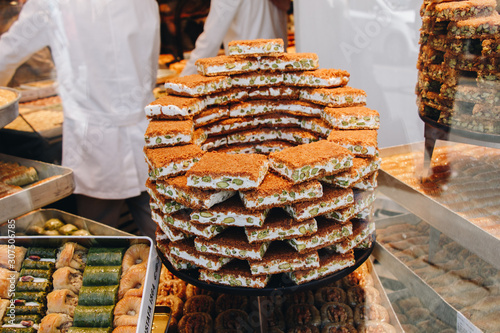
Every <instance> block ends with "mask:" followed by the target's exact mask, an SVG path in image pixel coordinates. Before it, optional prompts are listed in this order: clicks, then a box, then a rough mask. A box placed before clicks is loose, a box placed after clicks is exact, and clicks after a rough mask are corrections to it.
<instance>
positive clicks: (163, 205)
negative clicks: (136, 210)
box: [146, 188, 186, 214]
mask: <svg viewBox="0 0 500 333" xmlns="http://www.w3.org/2000/svg"><path fill="white" fill-rule="evenodd" d="M146 191H147V192H148V194H149V196H150V197H151V199H153V200H152V201H151V200H150V202H149V203H150V206H151V207H153V206H154V207H155V208H154V209H160V210H161V211H162V213H164V214H172V213H175V212H177V211H179V210H181V209H185V208H186V207H185V206H183V205H181V204H180V203H178V202H176V201H172V200H160V199H159V198H158V197H157V196H156V193H154V191H153V190H151V189H150V188H146ZM152 210H153V208H152Z"/></svg>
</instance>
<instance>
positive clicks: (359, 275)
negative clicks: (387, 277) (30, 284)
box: [342, 268, 373, 288]
mask: <svg viewBox="0 0 500 333" xmlns="http://www.w3.org/2000/svg"><path fill="white" fill-rule="evenodd" d="M342 285H343V286H344V287H345V288H351V287H354V286H361V287H366V286H371V287H373V277H372V276H371V275H370V273H369V272H368V271H367V270H366V269H359V268H358V269H356V270H355V271H354V272H351V273H349V274H348V275H346V276H344V277H343V278H342Z"/></svg>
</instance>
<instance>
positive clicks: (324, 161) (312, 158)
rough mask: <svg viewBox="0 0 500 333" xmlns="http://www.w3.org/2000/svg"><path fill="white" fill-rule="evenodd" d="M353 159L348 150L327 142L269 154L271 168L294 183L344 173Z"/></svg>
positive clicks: (313, 143) (323, 141) (322, 141)
mask: <svg viewBox="0 0 500 333" xmlns="http://www.w3.org/2000/svg"><path fill="white" fill-rule="evenodd" d="M352 158H353V155H352V153H350V152H349V151H348V150H347V149H345V148H343V147H341V146H339V145H338V144H335V143H333V142H329V141H327V140H321V141H318V142H312V143H309V144H303V145H300V146H296V147H291V148H287V149H284V150H282V151H280V152H276V153H271V154H269V162H270V166H271V168H273V170H274V171H276V172H277V173H279V174H280V175H282V176H284V177H285V178H287V179H289V180H290V181H292V182H294V183H301V182H304V181H307V180H311V179H318V178H321V177H323V176H327V175H332V174H335V173H339V172H341V171H344V170H346V169H348V168H350V167H351V166H352Z"/></svg>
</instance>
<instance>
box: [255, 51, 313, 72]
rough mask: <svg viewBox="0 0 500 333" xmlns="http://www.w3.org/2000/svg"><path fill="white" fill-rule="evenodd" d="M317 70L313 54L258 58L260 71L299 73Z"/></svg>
mask: <svg viewBox="0 0 500 333" xmlns="http://www.w3.org/2000/svg"><path fill="white" fill-rule="evenodd" d="M318 68H319V62H318V55H317V54H315V53H280V54H276V55H274V56H272V57H269V56H262V57H259V69H260V70H261V71H285V70H286V71H300V70H313V69H318Z"/></svg>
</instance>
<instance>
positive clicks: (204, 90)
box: [164, 74, 232, 97]
mask: <svg viewBox="0 0 500 333" xmlns="http://www.w3.org/2000/svg"><path fill="white" fill-rule="evenodd" d="M231 81H232V80H231V79H230V78H229V77H228V76H203V75H200V74H192V75H186V76H181V77H175V78H172V79H169V80H168V81H166V82H165V84H164V87H165V91H166V92H167V93H169V94H172V95H180V96H189V97H200V96H204V95H208V94H213V93H218V92H221V91H224V90H227V89H229V88H231Z"/></svg>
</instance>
